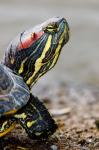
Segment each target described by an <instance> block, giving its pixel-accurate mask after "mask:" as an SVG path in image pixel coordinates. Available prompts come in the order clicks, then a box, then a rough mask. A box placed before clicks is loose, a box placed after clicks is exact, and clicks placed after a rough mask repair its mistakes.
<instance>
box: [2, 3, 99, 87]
mask: <svg viewBox="0 0 99 150" xmlns="http://www.w3.org/2000/svg"><path fill="white" fill-rule="evenodd" d="M53 16H63V17H65V18H67V21H68V22H69V25H70V41H69V43H68V44H67V45H66V46H65V47H64V48H63V51H62V53H61V56H60V59H59V61H58V64H57V65H56V67H55V68H54V69H53V70H52V71H50V72H49V73H48V74H46V75H45V76H44V77H43V78H42V79H41V80H40V81H39V84H38V87H39V85H40V84H41V85H44V86H45V85H49V84H51V85H53V84H54V83H59V82H60V81H61V82H64V83H67V82H69V81H70V82H75V83H83V84H89V83H90V84H93V85H98V84H99V67H98V64H99V1H97V0H87V1H86V0H83V1H81V0H69V1H67V0H50V1H47V0H39V1H33V0H28V1H27V0H21V1H19V0H14V1H13V0H9V1H7V0H5V1H4V0H1V1H0V35H1V38H0V48H1V50H0V58H2V56H3V54H4V50H5V49H6V47H7V45H8V44H9V42H10V41H11V40H12V39H13V37H15V36H16V35H17V34H18V33H19V32H21V31H23V30H24V29H28V28H30V27H32V26H34V25H36V24H38V23H41V22H43V21H45V20H46V19H48V18H51V17H53Z"/></svg>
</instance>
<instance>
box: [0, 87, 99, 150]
mask: <svg viewBox="0 0 99 150" xmlns="http://www.w3.org/2000/svg"><path fill="white" fill-rule="evenodd" d="M43 90H44V91H43ZM43 90H42V91H43V92H42V91H41V93H42V94H41V95H40V97H41V99H42V100H43V101H44V103H45V105H46V106H47V107H48V108H49V111H50V113H51V114H52V115H53V117H54V118H55V120H56V122H57V124H58V130H57V132H56V133H55V134H54V135H53V136H51V137H50V139H48V140H47V141H43V142H42V141H33V140H31V139H29V138H28V137H27V135H26V133H25V131H24V130H23V129H22V128H21V126H20V125H17V126H16V128H15V129H14V130H13V131H12V132H11V133H9V134H8V135H6V136H5V137H4V138H2V139H0V150H3V149H4V150H99V120H98V119H99V101H98V99H99V93H98V90H99V89H98V88H86V87H83V88H82V87H80V86H78V87H75V86H74V87H71V86H66V85H61V86H59V87H57V89H56V88H52V89H51V90H50V89H49V88H46V95H44V92H45V89H43Z"/></svg>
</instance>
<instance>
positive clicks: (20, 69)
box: [1, 17, 69, 139]
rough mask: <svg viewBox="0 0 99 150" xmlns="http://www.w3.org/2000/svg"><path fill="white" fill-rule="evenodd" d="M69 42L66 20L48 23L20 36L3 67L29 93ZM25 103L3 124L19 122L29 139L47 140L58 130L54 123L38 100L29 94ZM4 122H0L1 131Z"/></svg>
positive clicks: (13, 42) (60, 19)
mask: <svg viewBox="0 0 99 150" xmlns="http://www.w3.org/2000/svg"><path fill="white" fill-rule="evenodd" d="M68 40H69V27H68V24H67V22H66V20H65V19H64V18H59V17H56V18H52V19H49V20H47V21H46V22H44V23H42V24H40V25H38V26H36V27H34V28H32V29H30V30H28V31H24V32H22V33H21V34H19V35H18V36H17V37H16V38H15V39H14V40H13V41H12V42H11V43H10V45H9V47H8V49H7V51H6V53H5V56H4V59H3V62H2V63H3V64H4V65H5V66H7V67H8V68H10V69H11V70H13V72H14V73H16V74H17V75H19V76H21V77H22V78H23V80H24V82H25V83H26V85H27V86H28V87H29V89H30V90H31V88H32V87H33V85H34V84H35V83H36V82H37V80H38V79H39V78H40V77H41V76H43V75H44V74H45V73H46V72H47V71H49V70H50V69H52V68H53V67H54V66H55V64H56V62H57V60H58V58H59V55H60V52H61V49H62V47H63V46H64V45H65V44H66V43H67V42H68ZM18 101H19V102H20V100H19V99H18ZM27 101H28V102H27V104H24V105H25V106H24V105H23V106H22V107H21V108H20V110H18V111H17V112H15V114H14V115H12V116H11V118H8V120H7V118H6V120H5V121H7V123H6V124H8V123H9V122H11V120H12V122H14V121H15V122H19V123H20V124H21V125H22V127H23V128H24V129H25V130H26V132H27V133H28V135H29V136H30V137H31V138H32V139H42V138H47V137H48V136H49V135H51V134H53V133H54V132H55V130H56V129H57V125H56V124H55V121H54V120H53V119H52V117H51V116H50V114H49V112H48V111H47V109H46V108H45V106H44V105H43V104H42V102H40V101H39V100H38V98H37V97H34V96H33V95H32V94H31V93H30V99H29V100H27ZM11 110H12V109H11ZM5 121H4V122H3V121H2V125H1V129H2V126H3V128H4V123H5ZM9 127H10V126H8V128H9ZM4 129H5V128H4ZM2 133H3V130H2ZM1 136H2V134H1Z"/></svg>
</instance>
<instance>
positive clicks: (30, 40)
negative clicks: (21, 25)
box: [18, 31, 44, 51]
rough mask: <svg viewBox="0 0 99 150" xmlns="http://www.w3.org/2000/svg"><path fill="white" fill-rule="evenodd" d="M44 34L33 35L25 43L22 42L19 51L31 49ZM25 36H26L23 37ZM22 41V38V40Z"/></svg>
mask: <svg viewBox="0 0 99 150" xmlns="http://www.w3.org/2000/svg"><path fill="white" fill-rule="evenodd" d="M43 34H44V32H43V31H41V32H39V33H32V34H30V36H29V37H27V38H26V39H25V40H24V41H20V43H19V45H18V51H20V50H22V49H25V48H29V47H30V46H31V45H32V44H33V43H34V42H35V41H37V40H38V39H39V38H40V37H41V36H42V35H43ZM23 36H24V35H23ZM21 39H22V38H21Z"/></svg>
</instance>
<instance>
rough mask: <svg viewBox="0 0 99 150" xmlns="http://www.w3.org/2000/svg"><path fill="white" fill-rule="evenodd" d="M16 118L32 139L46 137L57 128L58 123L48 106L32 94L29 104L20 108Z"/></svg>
mask: <svg viewBox="0 0 99 150" xmlns="http://www.w3.org/2000/svg"><path fill="white" fill-rule="evenodd" d="M14 118H16V119H17V121H18V122H19V123H20V124H21V125H22V127H23V128H24V129H25V130H26V132H27V134H28V136H29V137H30V138H32V139H46V138H48V137H49V136H50V135H52V134H53V133H54V132H55V131H56V129H57V125H56V123H55V121H54V120H53V118H52V117H51V115H50V114H49V112H48V110H47V109H46V107H45V106H44V105H43V103H42V102H41V101H39V100H38V98H37V97H34V96H33V95H32V94H31V95H30V100H29V102H28V104H27V105H26V106H25V107H23V108H22V109H21V110H19V111H18V112H17V113H16V114H15V115H14Z"/></svg>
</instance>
